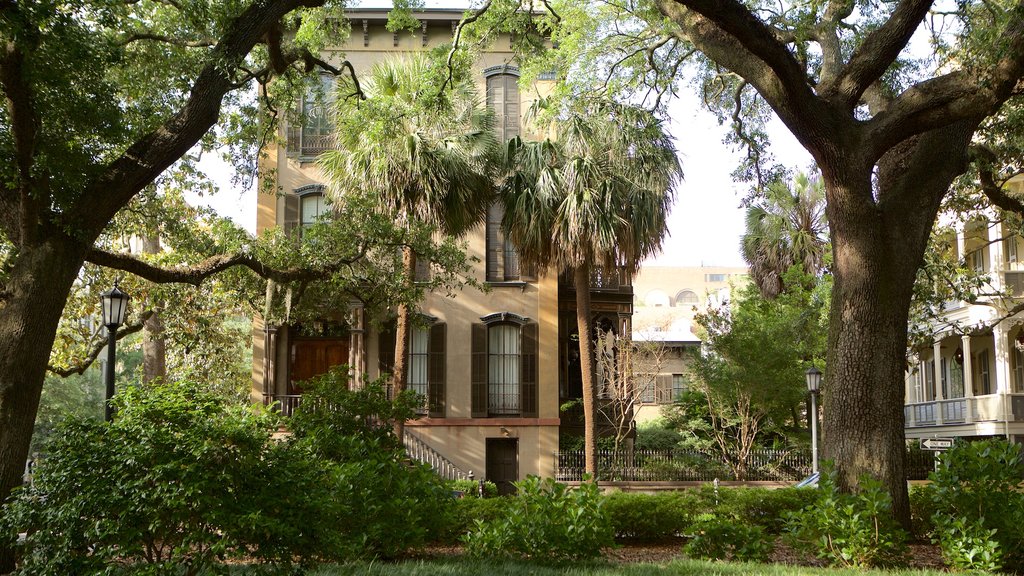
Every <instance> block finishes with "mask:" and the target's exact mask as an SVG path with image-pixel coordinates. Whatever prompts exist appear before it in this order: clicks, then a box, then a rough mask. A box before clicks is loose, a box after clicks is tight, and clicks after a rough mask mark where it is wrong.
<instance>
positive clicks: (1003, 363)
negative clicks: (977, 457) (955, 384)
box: [992, 322, 1013, 436]
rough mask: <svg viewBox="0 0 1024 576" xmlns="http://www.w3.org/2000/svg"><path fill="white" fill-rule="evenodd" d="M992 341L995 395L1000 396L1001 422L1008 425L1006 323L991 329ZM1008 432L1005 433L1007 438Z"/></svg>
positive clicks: (1007, 332)
mask: <svg viewBox="0 0 1024 576" xmlns="http://www.w3.org/2000/svg"><path fill="white" fill-rule="evenodd" d="M992 340H993V343H994V345H995V358H994V360H995V362H994V364H995V365H994V366H993V368H994V369H995V377H996V393H997V394H999V396H1000V399H999V400H1000V402H1001V403H1002V410H1000V413H1001V414H1002V417H1003V422H1005V423H1009V421H1010V416H1011V414H1012V412H1011V410H1010V390H1012V389H1013V386H1012V385H1011V383H1010V346H1009V344H1010V335H1009V330H1008V329H1007V326H1006V323H1004V322H1000V323H999V324H996V325H995V326H993V327H992ZM1008 435H1009V431H1007V436H1008Z"/></svg>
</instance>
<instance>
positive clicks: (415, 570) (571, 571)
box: [307, 559, 948, 576]
mask: <svg viewBox="0 0 1024 576" xmlns="http://www.w3.org/2000/svg"><path fill="white" fill-rule="evenodd" d="M307 574H309V575H310V576H314V575H315V576H577V575H579V576H584V575H586V576H691V575H692V576H744V575H764V576H803V575H808V576H811V575H829V576H840V575H844V576H845V575H848V576H854V575H857V576H871V575H873V574H874V575H882V574H884V575H887V576H939V575H944V576H948V573H947V572H939V571H933V570H900V571H881V570H877V571H876V570H838V569H835V570H833V569H828V568H807V567H801V566H783V565H779V564H740V563H725V562H702V561H699V560H675V561H672V562H669V563H667V564H607V563H599V562H598V563H590V562H584V563H576V564H572V565H567V566H547V565H541V564H534V563H527V562H512V561H506V562H488V561H481V560H467V559H456V560H430V561H410V562H400V563H394V564H388V563H379V562H377V563H358V564H344V565H339V566H325V567H321V568H318V569H316V570H312V571H310V572H307Z"/></svg>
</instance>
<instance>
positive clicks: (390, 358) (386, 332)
mask: <svg viewBox="0 0 1024 576" xmlns="http://www.w3.org/2000/svg"><path fill="white" fill-rule="evenodd" d="M377 365H378V369H379V370H380V375H384V374H391V371H392V370H394V368H395V325H394V323H393V322H389V323H388V324H387V325H386V326H385V327H384V328H381V331H380V335H379V336H378V338H377Z"/></svg>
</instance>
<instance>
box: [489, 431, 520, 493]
mask: <svg viewBox="0 0 1024 576" xmlns="http://www.w3.org/2000/svg"><path fill="white" fill-rule="evenodd" d="M486 459H487V479H488V480H490V481H491V482H494V483H495V484H496V485H497V486H498V494H502V495H505V494H515V491H516V488H515V486H513V485H512V483H513V482H515V481H516V480H519V439H518V438H488V439H487V454H486Z"/></svg>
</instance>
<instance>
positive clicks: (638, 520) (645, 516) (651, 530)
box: [604, 490, 700, 540]
mask: <svg viewBox="0 0 1024 576" xmlns="http://www.w3.org/2000/svg"><path fill="white" fill-rule="evenodd" d="M604 509H605V511H606V513H607V514H608V518H609V521H610V522H611V525H612V529H613V530H614V531H615V536H616V538H626V539H631V540H659V539H662V538H670V537H673V536H677V535H679V534H683V533H685V529H686V527H687V526H689V525H690V523H691V517H692V516H691V515H692V514H693V513H694V511H695V510H698V509H700V507H699V500H698V499H697V495H696V494H695V493H694V492H692V491H689V490H681V491H666V492H658V493H656V494H640V493H634V492H612V493H610V494H607V495H606V496H605V502H604Z"/></svg>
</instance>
